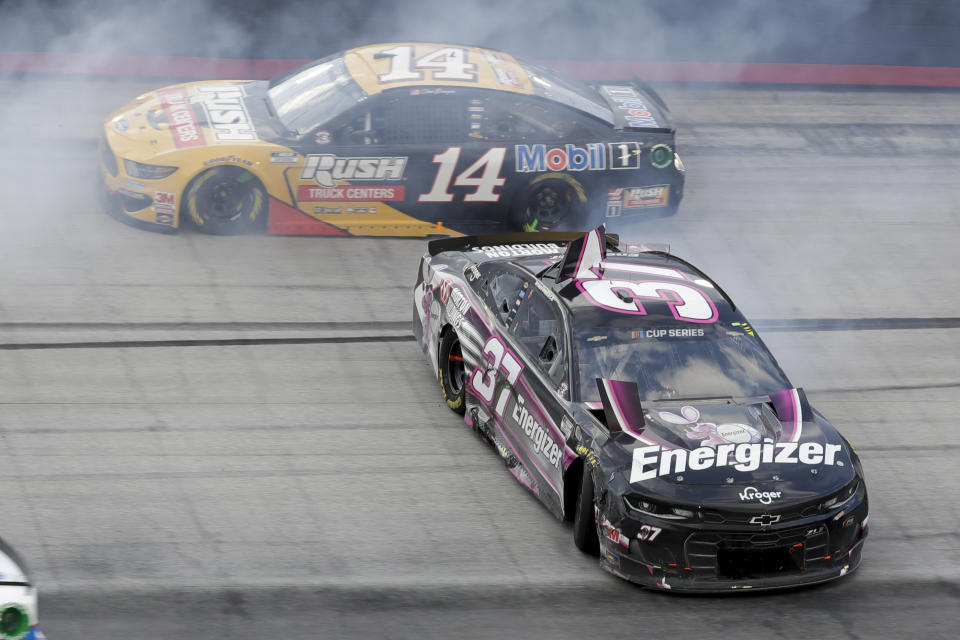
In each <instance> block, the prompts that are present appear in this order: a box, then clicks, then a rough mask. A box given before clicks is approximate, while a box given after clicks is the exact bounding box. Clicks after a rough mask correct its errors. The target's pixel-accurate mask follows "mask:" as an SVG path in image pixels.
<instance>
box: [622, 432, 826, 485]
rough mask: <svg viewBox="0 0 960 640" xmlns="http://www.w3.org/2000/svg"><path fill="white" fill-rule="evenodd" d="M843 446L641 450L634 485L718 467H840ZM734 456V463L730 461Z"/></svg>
mask: <svg viewBox="0 0 960 640" xmlns="http://www.w3.org/2000/svg"><path fill="white" fill-rule="evenodd" d="M842 448H843V447H841V446H840V445H839V444H826V445H824V444H821V443H819V442H804V443H802V444H800V443H797V442H776V443H775V442H773V441H772V440H769V439H766V440H764V442H763V443H750V444H729V443H728V444H721V445H718V446H717V447H716V448H714V447H697V448H696V449H691V450H689V451H688V450H687V449H662V448H661V447H660V445H651V446H645V447H637V448H636V449H634V450H633V467H632V469H631V471H630V482H643V481H644V480H652V479H653V478H659V477H661V476H666V475H672V474H675V473H683V472H684V471H686V470H687V469H690V471H701V470H703V469H711V468H715V467H726V466H732V467H733V468H734V469H736V470H737V471H756V470H757V469H759V468H760V465H761V464H805V465H820V464H824V465H828V466H833V465H835V464H837V462H838V461H837V454H838V453H839V452H840V451H841V449H842ZM731 456H732V460H731V459H730V458H731Z"/></svg>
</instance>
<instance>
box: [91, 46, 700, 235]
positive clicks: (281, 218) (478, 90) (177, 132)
mask: <svg viewBox="0 0 960 640" xmlns="http://www.w3.org/2000/svg"><path fill="white" fill-rule="evenodd" d="M675 149H676V145H675V140H674V129H673V125H672V124H671V123H670V117H669V112H668V110H667V108H666V105H665V104H664V102H663V100H662V99H661V98H660V97H659V96H658V95H657V94H656V93H655V92H654V91H653V90H652V89H650V88H649V87H648V86H646V85H645V84H644V83H643V82H642V81H640V80H634V81H631V82H608V83H600V84H596V85H593V86H588V85H585V84H583V83H580V82H577V81H575V80H573V79H571V78H567V77H564V76H562V75H560V74H558V73H556V72H554V71H551V70H549V69H545V68H543V67H541V66H539V65H536V64H533V63H530V62H525V61H523V60H517V59H515V58H513V57H512V56H510V55H508V54H506V53H502V52H499V51H492V50H490V49H482V48H478V47H463V46H457V45H448V44H428V43H396V42H394V43H386V44H378V45H369V46H365V47H358V48H356V49H350V50H347V51H343V52H340V53H337V54H334V55H332V56H329V57H327V58H323V59H322V60H317V61H315V62H311V63H310V64H307V65H305V66H303V67H301V68H299V69H295V70H293V71H291V72H290V73H288V74H285V75H283V76H280V77H277V78H274V79H273V80H271V81H270V82H254V81H238V80H230V81H223V80H219V81H218V80H211V81H208V82H191V83H188V84H183V85H175V86H170V87H164V88H161V89H158V90H156V91H153V92H149V93H145V94H143V95H141V96H139V97H138V98H136V99H135V100H133V102H131V103H129V104H127V105H126V106H124V107H122V108H120V109H118V110H117V111H115V112H113V113H111V114H110V116H109V117H108V118H107V119H106V121H105V122H104V123H103V130H102V132H101V140H100V169H101V173H102V175H103V181H104V183H103V184H104V190H103V193H104V199H105V202H106V205H107V210H108V211H110V212H111V213H112V214H113V215H115V216H117V217H119V218H120V219H122V220H124V221H126V222H130V223H131V224H135V225H137V226H141V227H145V228H148V229H152V230H155V231H171V230H174V229H176V228H178V227H180V226H181V225H182V224H183V223H184V222H188V223H190V224H192V226H193V227H194V228H196V229H199V230H201V231H206V232H209V233H217V234H234V233H244V232H248V231H256V230H266V232H267V233H278V234H288V235H293V234H301V235H372V236H428V235H433V234H437V233H440V234H451V235H461V234H462V233H477V232H489V231H504V230H507V229H517V230H520V229H524V230H528V231H537V230H539V231H544V230H549V229H553V230H558V229H569V230H585V229H592V228H593V227H595V226H596V225H598V224H600V223H601V222H603V221H604V220H605V219H607V218H617V217H621V216H622V217H627V216H662V215H669V214H671V213H673V212H674V211H676V209H677V205H678V204H679V203H680V199H681V197H682V196H683V180H684V168H683V163H682V162H681V161H680V158H679V156H677V155H676V153H675Z"/></svg>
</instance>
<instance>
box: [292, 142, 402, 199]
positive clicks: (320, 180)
mask: <svg viewBox="0 0 960 640" xmlns="http://www.w3.org/2000/svg"><path fill="white" fill-rule="evenodd" d="M406 168H407V158H406V157H403V156H401V157H394V158H339V157H337V156H335V155H332V154H328V153H325V154H319V155H317V154H311V155H308V156H307V162H306V164H304V165H303V171H301V172H300V179H301V180H313V181H314V182H316V183H317V184H318V185H320V186H321V187H332V186H334V185H336V182H335V181H336V180H401V179H402V178H403V172H404V170H405V169H406ZM325 199H326V198H325ZM329 199H332V198H329ZM397 199H400V200H402V199H403V198H402V196H401V197H400V198H397Z"/></svg>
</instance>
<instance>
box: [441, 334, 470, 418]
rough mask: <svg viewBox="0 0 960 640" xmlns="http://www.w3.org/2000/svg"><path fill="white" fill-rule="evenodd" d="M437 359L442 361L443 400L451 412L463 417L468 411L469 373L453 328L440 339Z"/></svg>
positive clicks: (458, 339) (458, 338)
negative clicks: (467, 385) (466, 390)
mask: <svg viewBox="0 0 960 640" xmlns="http://www.w3.org/2000/svg"><path fill="white" fill-rule="evenodd" d="M437 357H438V358H439V360H440V362H439V365H440V366H439V367H438V370H439V371H438V376H439V378H440V391H441V392H443V399H444V400H446V402H447V406H448V407H450V410H451V411H454V412H455V413H459V414H460V415H463V414H464V413H465V412H466V410H467V406H466V392H465V387H466V385H465V383H466V381H467V373H466V367H465V363H464V360H463V351H462V350H461V349H460V337H459V336H458V335H457V332H456V331H454V330H453V329H452V328H451V329H448V330H447V332H446V333H445V334H443V338H441V339H440V348H439V349H438V350H437Z"/></svg>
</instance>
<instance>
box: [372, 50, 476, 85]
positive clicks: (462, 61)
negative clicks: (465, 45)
mask: <svg viewBox="0 0 960 640" xmlns="http://www.w3.org/2000/svg"><path fill="white" fill-rule="evenodd" d="M373 58H374V59H375V60H379V59H382V58H389V59H390V70H389V71H388V72H387V73H381V74H380V75H378V76H377V80H378V81H379V82H380V84H389V83H392V82H413V81H416V80H422V79H423V71H430V72H432V74H433V79H434V80H460V81H463V82H475V81H476V79H477V73H476V71H477V65H475V64H473V63H471V62H470V60H469V54H468V52H467V50H466V49H461V48H458V47H443V48H440V49H435V50H433V51H431V52H429V53H427V54H425V55H422V56H420V57H419V58H417V59H416V60H414V59H413V47H411V46H408V45H402V46H398V47H392V48H390V49H384V50H383V51H378V52H377V53H375V54H374V56H373Z"/></svg>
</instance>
